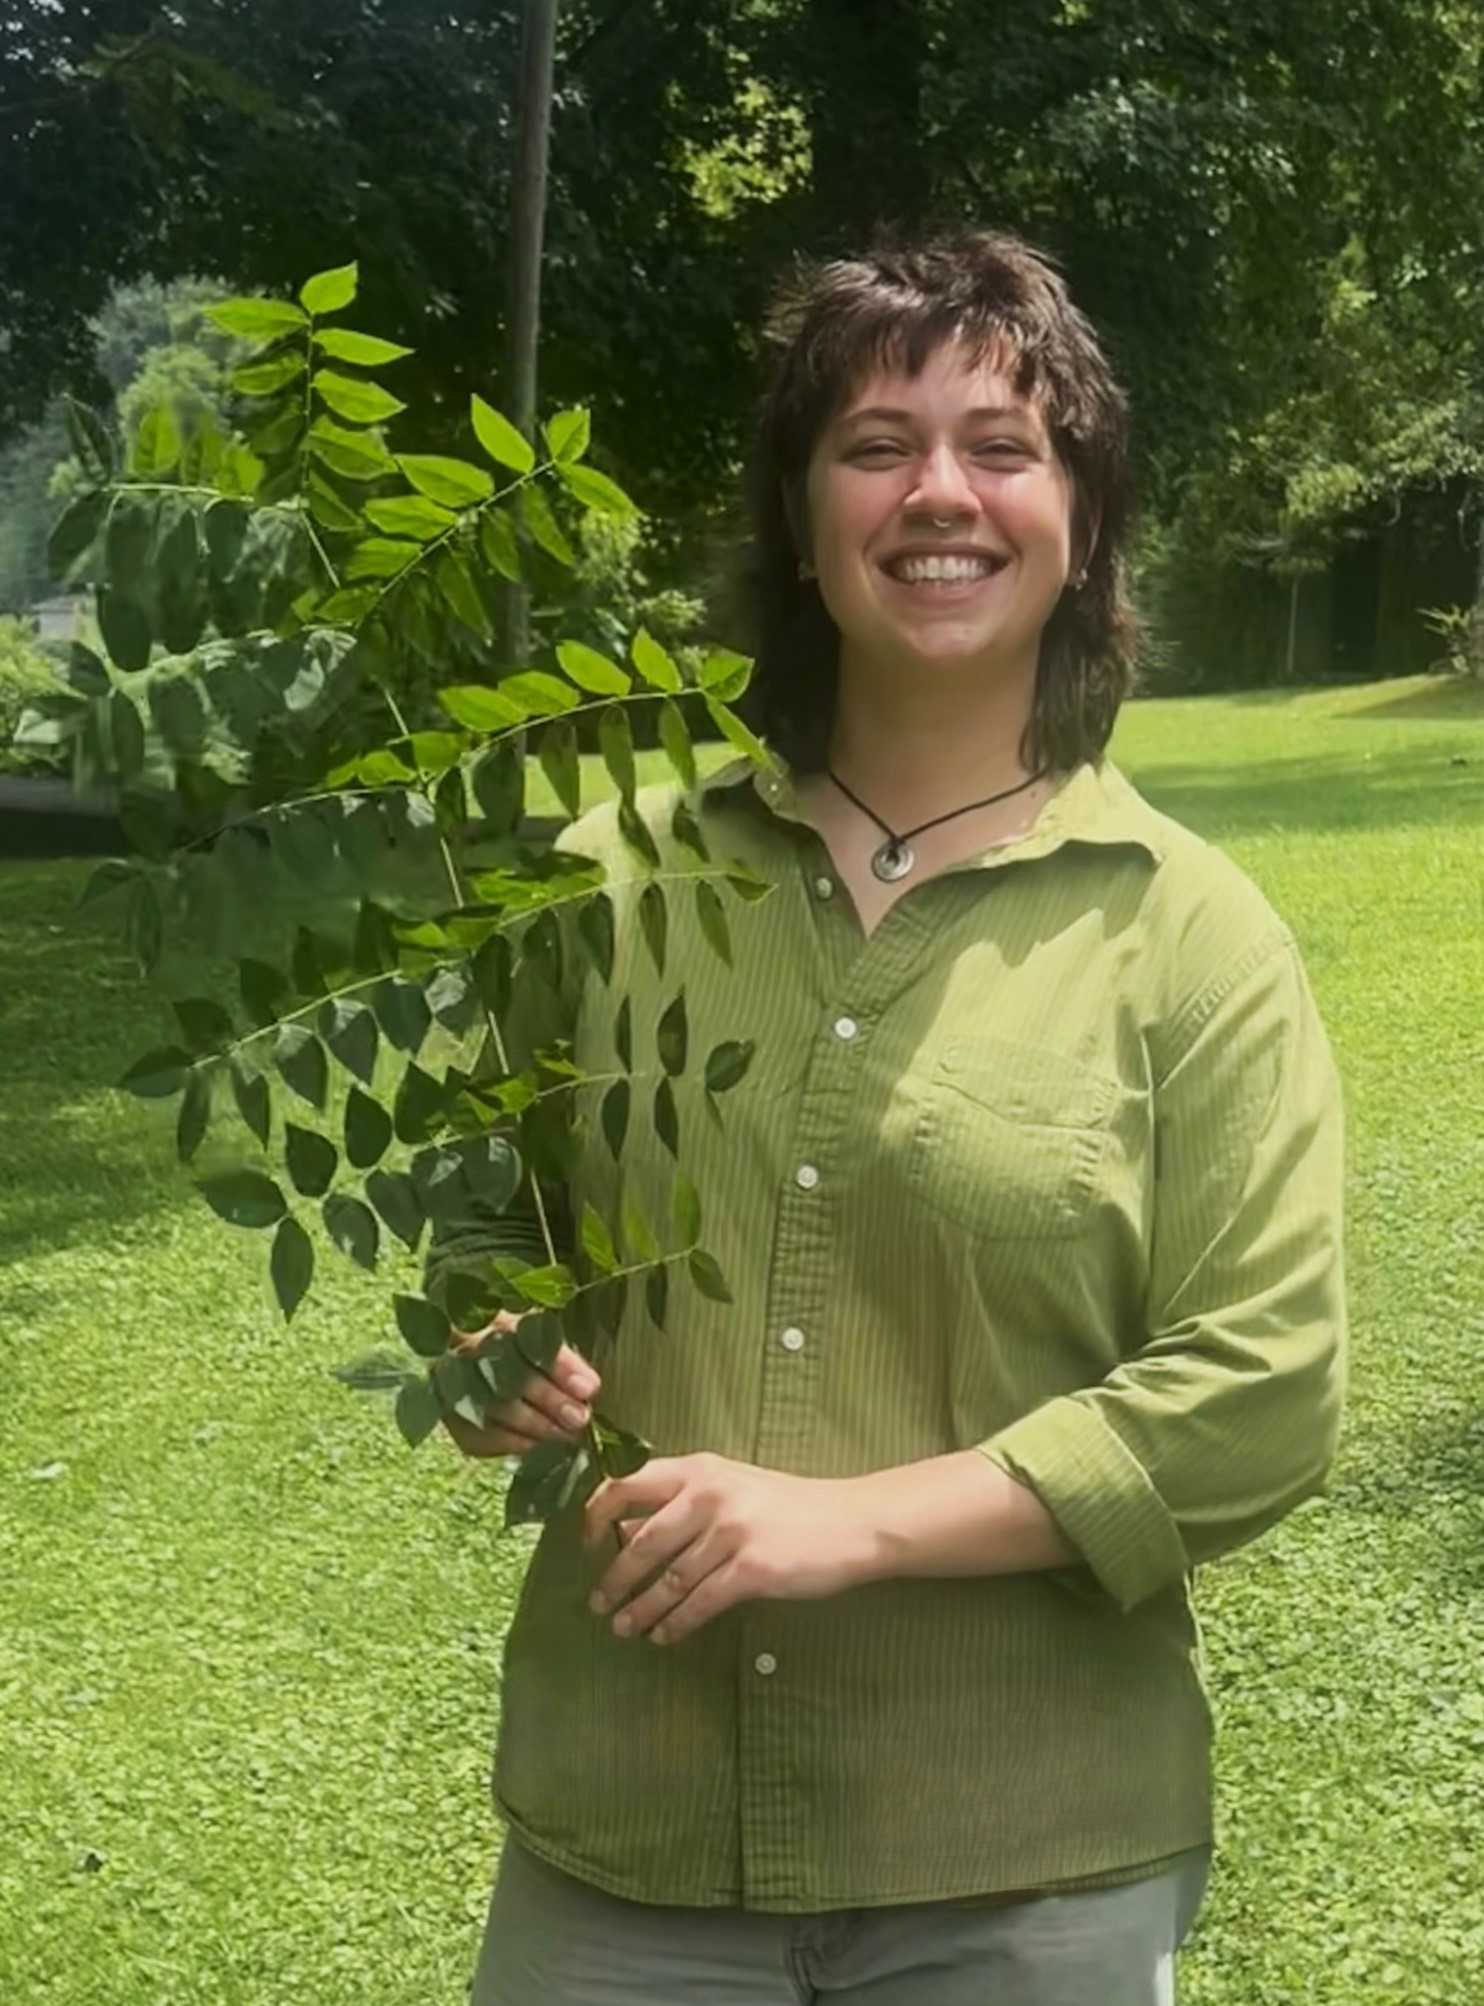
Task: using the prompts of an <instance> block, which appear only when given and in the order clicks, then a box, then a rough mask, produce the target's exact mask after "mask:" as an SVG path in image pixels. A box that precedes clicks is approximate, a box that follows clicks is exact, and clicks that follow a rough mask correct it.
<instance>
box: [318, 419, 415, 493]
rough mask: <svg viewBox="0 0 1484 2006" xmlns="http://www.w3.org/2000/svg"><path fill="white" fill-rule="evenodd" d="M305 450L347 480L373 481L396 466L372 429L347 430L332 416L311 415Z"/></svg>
mask: <svg viewBox="0 0 1484 2006" xmlns="http://www.w3.org/2000/svg"><path fill="white" fill-rule="evenodd" d="M309 450H310V452H311V453H313V454H314V455H315V457H316V458H317V459H320V460H323V461H324V463H325V465H326V466H327V467H329V468H330V470H331V471H332V472H333V473H337V474H340V475H342V476H343V478H344V479H346V480H348V481H377V480H380V479H382V477H383V476H384V475H386V474H390V473H392V472H394V471H395V469H396V462H395V460H393V458H392V456H391V454H390V453H389V452H388V451H387V449H386V447H385V446H384V445H383V444H382V443H381V441H380V439H378V438H377V437H375V435H374V434H373V433H370V432H347V431H346V430H345V428H344V426H342V425H337V424H336V423H335V421H334V419H333V418H316V419H315V421H314V423H313V424H312V425H311V426H310V428H309Z"/></svg>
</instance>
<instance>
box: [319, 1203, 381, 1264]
mask: <svg viewBox="0 0 1484 2006" xmlns="http://www.w3.org/2000/svg"><path fill="white" fill-rule="evenodd" d="M323 1218H324V1222H325V1231H326V1232H327V1233H328V1234H329V1236H330V1238H331V1240H332V1241H333V1242H334V1243H335V1245H336V1246H337V1247H338V1248H339V1249H340V1251H341V1253H342V1254H346V1255H348V1256H349V1258H350V1259H351V1260H353V1261H354V1262H355V1263H356V1265H357V1266H358V1267H362V1268H367V1269H371V1268H374V1267H375V1266H376V1255H377V1250H378V1249H379V1247H380V1245H381V1228H380V1227H379V1226H378V1225H377V1223H376V1214H375V1213H374V1212H373V1211H372V1210H371V1208H370V1206H369V1205H363V1204H362V1203H361V1201H360V1199H359V1198H351V1197H348V1196H347V1195H346V1193H345V1192H343V1191H334V1192H331V1194H330V1196H329V1197H328V1198H327V1199H326V1200H325V1202H324V1206H323Z"/></svg>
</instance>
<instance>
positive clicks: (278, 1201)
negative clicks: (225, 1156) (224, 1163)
mask: <svg viewBox="0 0 1484 2006" xmlns="http://www.w3.org/2000/svg"><path fill="white" fill-rule="evenodd" d="M196 1189H197V1190H198V1191H199V1192H200V1193H201V1196H202V1197H203V1198H204V1199H205V1200H206V1202H207V1204H208V1205H209V1206H210V1207H211V1209H212V1211H213V1212H215V1213H216V1214H217V1216H218V1217H219V1218H222V1219H225V1220H226V1222H227V1224H228V1225H229V1226H250V1227H255V1228H257V1227H264V1226H276V1225H277V1224H278V1222H279V1220H280V1219H281V1218H282V1217H283V1215H284V1213H285V1212H286V1211H287V1210H288V1207H287V1205H286V1204H285V1202H284V1196H283V1193H282V1192H281V1191H280V1190H279V1188H278V1186H277V1185H276V1184H275V1183H274V1181H273V1179H272V1178H271V1177H269V1176H267V1175H265V1174H264V1172H263V1171H261V1170H227V1171H224V1172H222V1173H221V1174H220V1175H219V1176H216V1177H203V1178H202V1179H201V1180H200V1181H199V1182H198V1184H197V1186H196Z"/></svg>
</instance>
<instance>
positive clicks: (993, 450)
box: [974, 439, 1025, 460]
mask: <svg viewBox="0 0 1484 2006" xmlns="http://www.w3.org/2000/svg"><path fill="white" fill-rule="evenodd" d="M974 451H975V452H976V453H977V454H978V455H979V457H980V458H981V459H990V460H995V459H999V460H1021V459H1024V458H1025V447H1024V446H1023V445H1022V444H1021V442H1020V441H1019V439H981V440H980V442H979V444H978V445H977V446H976V447H975V448H974Z"/></svg>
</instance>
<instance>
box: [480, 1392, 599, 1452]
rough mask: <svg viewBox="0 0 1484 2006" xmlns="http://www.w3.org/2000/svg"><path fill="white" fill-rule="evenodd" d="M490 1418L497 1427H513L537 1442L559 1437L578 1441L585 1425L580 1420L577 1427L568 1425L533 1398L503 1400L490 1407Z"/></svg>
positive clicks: (517, 1431) (519, 1433) (517, 1432)
mask: <svg viewBox="0 0 1484 2006" xmlns="http://www.w3.org/2000/svg"><path fill="white" fill-rule="evenodd" d="M489 1419H490V1421H492V1422H493V1423H494V1425H495V1426H496V1427H497V1428H511V1429H513V1430H514V1431H515V1433H516V1434H518V1435H529V1436H530V1437H531V1439H532V1440H533V1441H537V1442H549V1441H552V1440H553V1439H554V1438H557V1437H560V1438H561V1439H562V1440H563V1441H568V1442H572V1441H576V1440H577V1439H578V1437H579V1436H580V1434H581V1432H582V1428H583V1426H584V1425H585V1424H584V1423H583V1422H578V1424H577V1426H576V1427H568V1426H567V1424H566V1423H565V1422H564V1421H562V1420H561V1419H560V1418H559V1417H558V1416H557V1415H555V1414H548V1413H547V1411H546V1409H545V1408H544V1407H538V1406H537V1405H536V1403H535V1402H534V1401H533V1400H502V1401H501V1402H500V1405H499V1406H498V1407H492V1408H491V1409H490V1411H489Z"/></svg>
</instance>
